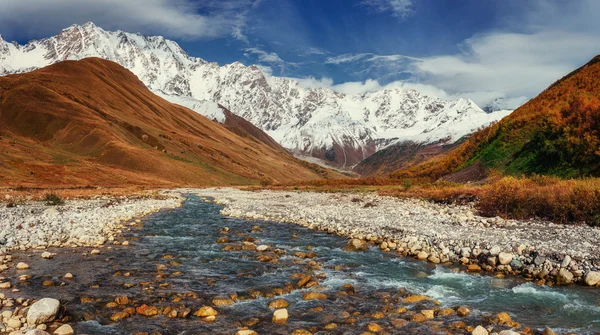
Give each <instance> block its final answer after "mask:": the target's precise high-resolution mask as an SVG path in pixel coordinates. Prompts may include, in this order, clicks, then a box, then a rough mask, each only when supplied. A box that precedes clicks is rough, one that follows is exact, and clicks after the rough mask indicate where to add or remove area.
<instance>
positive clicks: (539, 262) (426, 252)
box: [198, 188, 600, 286]
mask: <svg viewBox="0 0 600 335" xmlns="http://www.w3.org/2000/svg"><path fill="white" fill-rule="evenodd" d="M198 193H199V194H200V195H203V196H209V197H214V198H215V199H216V200H215V201H216V202H217V203H220V204H223V205H225V208H224V210H223V211H222V213H223V214H224V215H228V216H232V217H245V218H250V219H268V220H275V221H279V222H289V223H295V224H299V225H302V226H305V227H309V228H311V229H317V230H324V231H328V232H330V233H335V234H339V235H342V236H346V237H349V238H353V239H356V240H357V241H355V242H356V244H357V245H359V244H360V242H358V241H359V240H360V241H367V242H370V243H375V244H378V245H379V247H380V248H381V249H382V250H384V251H392V250H394V251H397V252H399V253H401V254H403V255H406V256H413V257H416V258H418V259H420V260H423V261H425V260H426V261H429V262H432V263H436V264H437V263H447V262H452V263H457V264H463V265H464V266H465V268H466V270H467V271H470V272H480V271H489V272H495V273H498V274H499V275H503V274H506V275H522V276H524V277H525V278H526V279H530V280H535V281H536V282H537V283H538V284H547V285H556V284H560V285H567V284H571V283H581V284H585V285H589V286H596V285H598V284H599V283H600V272H598V270H599V268H600V261H599V260H600V245H598V243H597V241H598V239H599V238H600V229H598V228H595V227H589V226H584V225H569V226H566V225H558V224H553V223H550V222H542V221H535V220H531V221H515V220H503V219H501V218H484V217H480V216H477V215H476V214H474V210H473V208H471V207H469V206H458V205H438V204H433V203H430V202H427V201H423V200H419V199H398V198H393V197H385V196H378V195H376V194H371V193H368V194H353V193H335V194H328V193H312V192H283V191H258V192H246V191H241V190H238V189H232V188H218V189H216V188H213V189H205V190H201V191H200V192H198Z"/></svg>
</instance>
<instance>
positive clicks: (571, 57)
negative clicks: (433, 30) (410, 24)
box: [413, 31, 600, 101]
mask: <svg viewBox="0 0 600 335" xmlns="http://www.w3.org/2000/svg"><path fill="white" fill-rule="evenodd" d="M599 45H600V36H599V35H597V34H582V33H572V32H562V31H542V32H535V33H530V34H517V33H502V32H494V33H489V34H484V35H478V36H474V37H472V38H470V39H468V40H466V41H465V42H464V45H463V50H464V51H463V52H462V53H460V54H456V55H442V56H436V57H430V58H425V59H422V60H420V61H417V62H415V63H414V64H413V66H414V71H415V74H418V75H420V76H419V78H420V80H421V81H423V82H425V83H429V84H433V85H435V86H437V87H440V88H442V89H444V90H448V91H455V92H456V91H463V92H476V91H478V90H481V88H482V87H485V89H486V90H487V91H490V92H501V94H503V95H505V96H506V97H508V98H509V100H510V99H514V98H518V97H522V96H529V97H532V96H535V95H536V94H537V93H539V92H540V91H541V90H543V89H544V88H546V87H547V86H549V85H550V84H551V83H553V82H554V81H556V80H558V79H560V78H561V77H562V76H564V75H566V74H567V73H569V72H570V71H572V70H573V69H575V68H576V67H578V66H580V65H582V64H583V63H585V62H586V61H587V60H589V59H591V58H592V57H593V56H594V55H595V54H596V53H597V52H598V46H599ZM514 101H519V100H518V99H517V100H514Z"/></svg>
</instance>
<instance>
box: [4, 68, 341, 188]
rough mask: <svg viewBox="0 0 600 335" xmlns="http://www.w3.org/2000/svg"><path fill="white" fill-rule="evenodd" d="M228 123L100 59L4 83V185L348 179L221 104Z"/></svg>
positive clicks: (213, 110)
mask: <svg viewBox="0 0 600 335" xmlns="http://www.w3.org/2000/svg"><path fill="white" fill-rule="evenodd" d="M203 108H205V109H206V111H207V112H209V113H210V114H211V115H214V116H215V119H218V120H219V121H220V122H221V123H219V122H216V121H213V120H209V119H207V118H206V117H204V116H202V115H199V114H198V113H196V112H194V111H192V110H190V109H188V108H185V107H182V106H179V105H176V104H173V103H170V102H168V101H166V100H164V99H162V98H160V97H159V96H157V95H155V94H154V93H152V92H151V91H149V90H148V88H147V87H146V85H144V83H142V82H141V81H140V80H139V79H138V78H137V77H136V76H135V75H134V74H133V73H131V72H130V71H128V70H127V69H125V68H123V67H122V66H120V65H118V64H116V63H114V62H111V61H107V60H104V59H100V58H86V59H83V60H79V61H63V62H58V63H55V64H52V65H49V66H46V67H44V68H41V69H38V70H34V71H32V72H27V73H20V74H12V75H6V76H2V77H0V184H1V185H5V186H13V187H14V186H26V187H32V186H35V187H45V186H53V187H56V186H58V187H62V186H68V187H73V186H86V185H100V186H126V185H150V186H153V187H156V186H161V185H164V186H175V185H228V184H229V185H231V184H235V185H245V184H246V185H247V184H256V183H257V182H258V181H259V180H260V181H262V180H265V181H266V182H292V181H300V180H310V179H322V178H329V177H333V178H340V177H341V175H339V174H337V173H335V172H333V171H330V170H327V169H324V168H322V167H320V166H318V165H315V164H310V163H307V162H305V161H301V160H298V159H296V158H294V157H293V156H292V155H291V154H290V153H289V152H288V151H287V150H286V149H284V148H283V147H281V146H280V145H279V144H278V143H277V142H275V141H274V140H273V139H272V138H271V137H270V136H268V135H267V134H265V133H264V132H263V131H262V130H260V129H258V128H256V127H255V126H254V125H252V124H251V123H249V122H248V121H246V120H244V119H243V118H241V117H239V116H236V115H234V114H232V113H231V112H229V111H228V110H227V109H226V108H224V107H223V106H220V105H217V104H216V103H205V104H203Z"/></svg>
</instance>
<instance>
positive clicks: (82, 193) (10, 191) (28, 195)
mask: <svg viewBox="0 0 600 335" xmlns="http://www.w3.org/2000/svg"><path fill="white" fill-rule="evenodd" d="M47 194H56V195H57V196H58V197H60V198H62V199H65V200H68V199H92V198H95V197H98V196H106V197H111V198H116V197H121V196H128V197H134V196H137V197H153V198H160V194H159V193H158V189H154V188H146V187H143V186H131V187H112V188H111V187H108V188H107V187H92V186H84V187H72V188H60V187H53V188H46V187H36V188H29V187H22V186H21V187H15V188H0V202H7V203H18V202H22V201H27V200H35V201H41V200H44V197H45V196H46V195H47Z"/></svg>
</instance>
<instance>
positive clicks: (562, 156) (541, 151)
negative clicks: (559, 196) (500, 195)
mask: <svg viewBox="0 0 600 335" xmlns="http://www.w3.org/2000/svg"><path fill="white" fill-rule="evenodd" d="M476 162H479V163H481V164H482V165H483V166H484V167H485V168H488V169H489V168H494V169H498V170H500V171H502V172H504V173H508V174H521V173H525V174H531V173H538V174H550V175H556V176H561V177H577V176H600V56H596V57H595V58H594V59H592V60H591V61H590V62H589V63H587V64H586V65H584V66H582V67H581V68H579V69H577V70H575V71H573V72H572V73H570V74H568V75H567V76H565V77H564V78H562V79H561V80H559V81H557V82H556V83H554V84H553V85H551V86H550V87H548V88H547V89H546V90H545V91H544V92H542V93H540V94H539V95H538V96H537V97H536V98H534V99H532V100H530V101H529V102H527V103H526V104H525V105H523V106H521V107H520V108H519V109H517V110H515V111H514V112H513V113H512V114H511V115H509V116H507V117H506V118H504V119H503V120H502V121H500V122H499V123H497V124H495V125H492V126H491V127H488V128H486V129H484V130H482V131H479V132H477V133H475V134H473V135H472V136H471V137H470V138H469V140H467V141H466V142H465V143H464V144H462V145H461V146H460V147H458V148H457V149H456V150H453V151H451V152H450V153H449V154H448V155H446V156H444V157H442V158H440V159H435V160H433V161H431V162H428V163H425V164H422V165H419V166H416V167H414V168H409V169H404V170H400V171H397V172H395V173H393V174H392V175H393V176H396V177H402V176H430V177H435V178H438V177H441V176H443V175H446V174H449V173H452V172H455V171H458V170H460V169H462V168H465V167H467V166H470V165H472V164H474V163H476Z"/></svg>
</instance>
